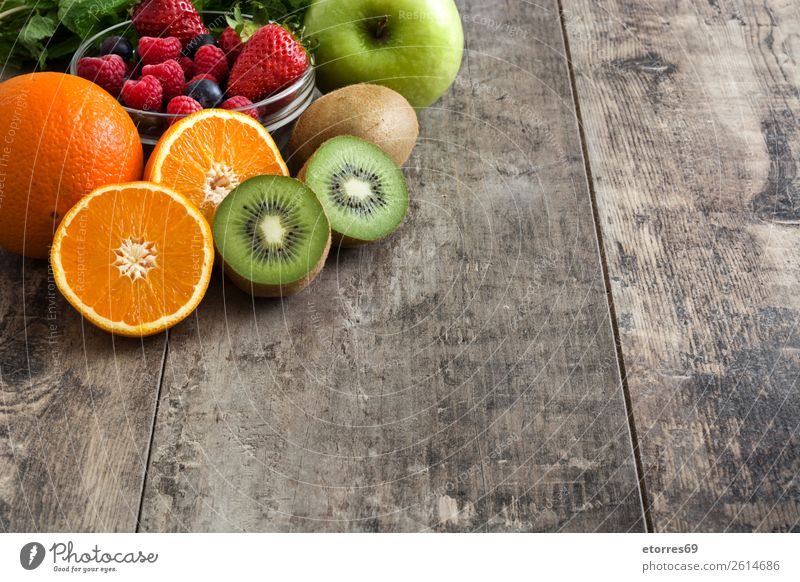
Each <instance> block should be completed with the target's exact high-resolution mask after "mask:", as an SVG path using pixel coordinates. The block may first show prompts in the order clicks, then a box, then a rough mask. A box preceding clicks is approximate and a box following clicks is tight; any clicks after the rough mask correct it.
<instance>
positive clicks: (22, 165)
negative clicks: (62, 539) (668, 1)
mask: <svg viewBox="0 0 800 582" xmlns="http://www.w3.org/2000/svg"><path fill="white" fill-rule="evenodd" d="M142 157H143V156H142V144H141V142H140V141H139V135H138V134H137V132H136V126H134V124H133V122H132V121H131V119H130V117H128V114H127V113H125V110H124V109H123V108H122V107H121V106H120V104H119V103H117V101H116V100H115V99H114V98H113V97H111V95H109V94H108V93H106V92H105V91H104V90H103V89H101V88H100V87H98V86H97V85H95V84H94V83H92V82H90V81H87V80H85V79H81V78H80V77H74V76H72V75H64V74H61V73H32V74H29V75H21V76H19V77H13V78H11V79H9V80H8V81H5V82H3V83H0V246H3V247H5V248H7V249H9V250H11V251H14V252H16V253H20V254H23V255H25V256H28V257H34V258H46V257H47V255H48V251H49V247H50V245H51V244H52V242H53V234H54V233H55V230H56V228H57V227H58V224H59V223H60V222H61V219H62V218H63V217H64V215H65V214H66V213H67V212H68V211H69V209H70V208H72V206H74V205H75V203H76V202H78V201H79V200H80V199H81V198H83V197H84V196H85V195H87V194H89V193H90V192H91V191H92V190H94V189H95V188H98V187H100V186H105V185H107V184H116V183H120V182H131V181H135V180H138V179H140V178H141V175H142Z"/></svg>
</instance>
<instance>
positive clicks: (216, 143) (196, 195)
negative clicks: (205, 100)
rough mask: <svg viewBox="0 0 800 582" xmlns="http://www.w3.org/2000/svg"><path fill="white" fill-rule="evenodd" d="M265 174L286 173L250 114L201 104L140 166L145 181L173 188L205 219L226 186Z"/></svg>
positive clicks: (228, 188)
mask: <svg viewBox="0 0 800 582" xmlns="http://www.w3.org/2000/svg"><path fill="white" fill-rule="evenodd" d="M265 174H269V175H277V176H288V175H289V170H288V168H287V167H286V163H285V162H284V161H283V158H282V157H281V153H280V151H279V150H278V146H276V145H275V142H274V141H273V139H272V136H270V134H269V132H268V131H267V130H266V129H265V128H264V126H263V125H261V124H260V123H259V122H258V121H256V120H255V119H253V118H252V117H250V116H248V115H245V114H243V113H237V112H235V111H227V110H225V109H203V110H202V111H198V112H197V113H193V114H192V115H189V116H187V117H185V118H183V119H181V120H180V121H178V122H177V123H175V125H173V126H172V127H170V128H169V129H168V130H167V131H166V132H165V133H164V135H162V136H161V139H160V140H158V143H157V144H156V145H155V148H154V149H153V153H152V155H151V156H150V160H149V161H148V163H147V168H146V169H145V179H146V180H150V181H151V182H155V183H156V184H164V185H165V186H168V187H170V188H173V189H174V190H177V191H178V192H180V193H181V194H183V195H184V196H186V197H187V198H188V199H189V200H191V201H192V202H193V203H194V204H195V205H196V206H197V207H198V208H199V209H200V210H202V212H203V214H204V215H205V217H206V218H207V219H208V220H209V221H211V220H212V219H213V218H214V213H215V212H216V209H217V206H219V204H220V202H222V200H223V199H224V198H225V197H226V196H227V195H228V194H229V193H230V191H231V190H233V189H234V188H235V187H236V186H238V185H239V184H241V183H242V182H244V181H245V180H247V179H248V178H252V177H253V176H261V175H265Z"/></svg>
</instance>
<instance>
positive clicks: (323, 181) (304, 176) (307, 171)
mask: <svg viewBox="0 0 800 582" xmlns="http://www.w3.org/2000/svg"><path fill="white" fill-rule="evenodd" d="M298 177H299V178H300V179H301V180H303V181H304V182H305V183H306V184H307V185H308V186H309V187H310V188H311V189H312V190H313V191H314V192H316V194H317V197H318V198H319V201H320V202H321V203H322V206H323V207H324V208H325V212H326V213H327V215H328V220H329V221H330V224H331V230H332V231H333V236H334V238H335V239H336V241H337V242H338V243H339V244H341V245H342V246H357V245H360V244H365V243H368V242H372V241H376V240H379V239H381V238H383V237H385V236H388V235H389V234H391V233H392V232H394V231H395V230H396V229H397V228H398V227H399V226H400V224H402V222H403V219H404V218H405V215H406V212H407V211H408V187H407V185H406V180H405V178H404V177H403V172H402V171H401V170H400V168H398V167H397V164H395V162H394V160H392V158H390V157H389V156H388V155H387V154H386V153H385V152H384V151H383V150H381V149H380V148H379V147H377V146H375V145H373V144H371V143H369V142H367V141H364V140H363V139H360V138H357V137H353V136H350V135H342V136H338V137H334V138H333V139H330V140H328V141H326V142H325V143H324V144H322V145H321V146H320V148H319V149H318V150H317V151H316V152H315V153H314V155H313V156H312V157H311V159H310V160H309V161H308V162H307V163H306V165H305V166H304V167H303V169H302V170H301V171H300V175H299V176H298Z"/></svg>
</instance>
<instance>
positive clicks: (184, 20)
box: [132, 0, 208, 46]
mask: <svg viewBox="0 0 800 582" xmlns="http://www.w3.org/2000/svg"><path fill="white" fill-rule="evenodd" d="M132 18H133V27H134V28H135V29H136V32H138V33H139V35H140V36H174V37H176V38H178V39H180V41H181V44H183V46H186V44H187V43H188V42H189V41H190V40H192V39H193V38H194V37H196V36H197V35H198V34H207V33H208V30H207V29H206V27H205V25H204V24H203V19H202V18H200V15H199V14H198V13H197V10H195V7H194V5H193V4H192V3H191V2H190V1H189V0H142V1H141V2H139V4H137V5H136V7H135V8H134V9H133V17H132Z"/></svg>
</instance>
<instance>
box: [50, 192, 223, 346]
mask: <svg viewBox="0 0 800 582" xmlns="http://www.w3.org/2000/svg"><path fill="white" fill-rule="evenodd" d="M50 261H51V263H52V266H53V275H54V277H55V281H56V285H57V286H58V288H59V290H60V291H61V293H63V294H64V297H66V298H67V301H69V302H70V303H71V304H72V305H73V307H75V308H76V309H77V310H78V311H80V312H81V314H82V315H83V316H84V317H85V318H86V319H88V320H89V321H91V322H92V323H94V324H95V325H96V326H98V327H100V328H101V329H104V330H106V331H109V332H112V333H116V334H120V335H125V336H132V337H139V336H146V335H152V334H155V333H158V332H161V331H163V330H165V329H167V328H169V327H172V326H173V325H175V324H177V323H179V322H180V321H182V320H183V319H185V318H186V317H187V316H188V315H189V314H191V313H192V311H194V309H195V308H196V307H197V305H198V304H199V303H200V300H201V299H202V298H203V295H205V292H206V289H207V288H208V282H209V280H210V279H211V271H212V267H213V265H214V243H213V239H212V234H211V227H210V226H209V225H208V222H206V220H205V218H204V217H203V215H202V214H201V213H200V211H199V210H198V209H197V208H196V207H195V206H194V205H193V204H191V203H190V202H189V201H188V200H186V198H184V197H183V196H182V195H181V194H179V193H178V192H175V191H174V190H171V189H169V188H166V187H164V186H160V185H157V184H151V183H148V182H131V183H128V184H115V185H112V186H104V187H102V188H98V189H97V190H95V191H94V192H92V193H91V194H89V195H88V196H86V197H84V198H83V199H81V201H80V202H78V204H76V205H75V206H74V207H73V208H72V209H71V210H70V211H69V212H68V213H67V215H66V216H65V217H64V220H63V221H62V222H61V225H60V226H59V227H58V230H57V231H56V235H55V239H54V241H53V248H52V250H51V254H50Z"/></svg>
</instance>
